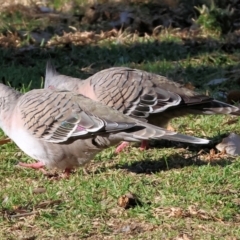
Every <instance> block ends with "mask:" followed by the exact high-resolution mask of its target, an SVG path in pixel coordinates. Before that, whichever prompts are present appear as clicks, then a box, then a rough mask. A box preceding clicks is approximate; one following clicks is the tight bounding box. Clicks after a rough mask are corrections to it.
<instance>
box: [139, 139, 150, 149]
mask: <svg viewBox="0 0 240 240" xmlns="http://www.w3.org/2000/svg"><path fill="white" fill-rule="evenodd" d="M139 149H140V150H141V151H144V150H146V149H148V141H147V140H142V142H141V146H140V148H139Z"/></svg>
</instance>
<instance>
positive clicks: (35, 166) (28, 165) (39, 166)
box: [18, 162, 47, 174]
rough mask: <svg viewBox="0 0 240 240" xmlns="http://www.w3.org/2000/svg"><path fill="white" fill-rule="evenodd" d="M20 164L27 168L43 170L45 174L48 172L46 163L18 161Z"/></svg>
mask: <svg viewBox="0 0 240 240" xmlns="http://www.w3.org/2000/svg"><path fill="white" fill-rule="evenodd" d="M18 165H19V166H21V167H25V168H32V169H35V170H39V171H41V172H42V173H43V174H46V173H47V172H46V171H45V170H44V166H45V164H44V163H41V162H36V163H23V162H19V163H18Z"/></svg>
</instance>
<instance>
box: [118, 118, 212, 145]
mask: <svg viewBox="0 0 240 240" xmlns="http://www.w3.org/2000/svg"><path fill="white" fill-rule="evenodd" d="M139 125H140V126H144V127H145V128H144V129H140V130H137V131H133V132H132V133H130V132H131V130H130V131H129V130H128V132H121V133H118V134H117V135H118V136H117V137H120V138H121V139H122V140H124V141H129V142H131V141H141V140H149V139H166V140H172V141H176V142H186V143H195V144H208V143H209V140H207V139H203V138H198V137H193V136H188V135H184V134H181V133H176V132H172V131H169V130H166V129H163V128H160V127H157V126H153V125H151V124H148V123H143V122H141V123H140V124H139ZM115 137H116V135H115Z"/></svg>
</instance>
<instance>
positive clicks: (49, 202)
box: [36, 200, 62, 208]
mask: <svg viewBox="0 0 240 240" xmlns="http://www.w3.org/2000/svg"><path fill="white" fill-rule="evenodd" d="M61 202H62V201H61V200H47V201H43V202H41V203H39V204H38V205H37V206H36V208H46V207H50V206H53V205H59V204H60V203H61Z"/></svg>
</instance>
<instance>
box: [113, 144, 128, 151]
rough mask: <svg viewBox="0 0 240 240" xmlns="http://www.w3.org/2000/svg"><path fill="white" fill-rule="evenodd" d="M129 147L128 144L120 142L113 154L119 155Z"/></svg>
mask: <svg viewBox="0 0 240 240" xmlns="http://www.w3.org/2000/svg"><path fill="white" fill-rule="evenodd" d="M128 145H129V142H122V143H121V144H120V145H119V146H118V147H117V148H116V150H115V153H120V152H122V151H123V149H124V148H126V147H127V146H128Z"/></svg>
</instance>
